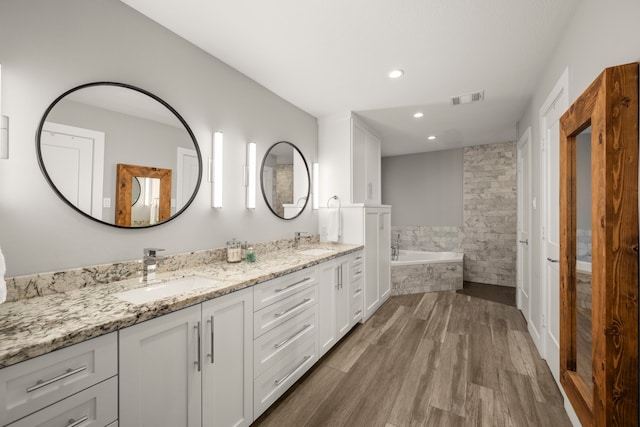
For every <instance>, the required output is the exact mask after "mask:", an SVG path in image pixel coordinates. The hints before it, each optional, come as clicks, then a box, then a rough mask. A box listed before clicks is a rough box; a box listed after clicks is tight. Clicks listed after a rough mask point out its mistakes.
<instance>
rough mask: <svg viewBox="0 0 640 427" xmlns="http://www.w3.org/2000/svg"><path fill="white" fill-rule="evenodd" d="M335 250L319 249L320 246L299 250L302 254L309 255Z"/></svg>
mask: <svg viewBox="0 0 640 427" xmlns="http://www.w3.org/2000/svg"><path fill="white" fill-rule="evenodd" d="M333 252H335V251H334V250H333V249H319V248H313V249H303V250H301V251H298V253H299V254H300V255H309V256H320V255H327V254H330V253H333Z"/></svg>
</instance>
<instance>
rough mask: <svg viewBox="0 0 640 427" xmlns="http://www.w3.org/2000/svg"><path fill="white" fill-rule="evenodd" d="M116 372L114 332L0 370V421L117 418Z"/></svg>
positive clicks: (102, 422) (100, 422)
mask: <svg viewBox="0 0 640 427" xmlns="http://www.w3.org/2000/svg"><path fill="white" fill-rule="evenodd" d="M117 374H118V359H117V336H116V333H115V332H114V333H111V334H107V335H103V336H101V337H98V338H94V339H91V340H88V341H85V342H82V343H79V344H75V345H72V346H69V347H66V348H63V349H60V350H56V351H54V352H51V353H48V354H45V355H43V356H39V357H35V358H33V359H29V360H26V361H24V362H21V363H18V364H15V365H12V366H8V367H6V368H3V369H0V425H1V426H12V427H22V426H25V427H26V426H33V425H39V426H40V425H42V426H54V425H65V426H66V425H68V424H71V425H73V423H76V422H80V420H82V425H83V426H96V427H97V426H100V427H104V426H106V425H107V424H109V423H111V422H113V421H116V420H117V418H118V411H117V387H116V385H117ZM65 417H67V418H65ZM61 420H64V423H62V421H61ZM69 420H73V423H69ZM78 425H79V424H78Z"/></svg>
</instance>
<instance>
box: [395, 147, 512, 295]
mask: <svg viewBox="0 0 640 427" xmlns="http://www.w3.org/2000/svg"><path fill="white" fill-rule="evenodd" d="M463 195H464V196H463V197H464V208H463V209H464V217H463V218H464V224H463V225H462V226H460V227H436V226H426V225H402V226H393V228H392V230H391V232H392V234H391V241H392V243H393V244H395V243H396V240H398V234H399V235H400V238H399V241H400V247H401V248H402V249H406V250H424V251H453V252H464V280H468V281H471V282H478V283H487V284H491V285H502V286H511V287H515V286H516V237H517V233H516V231H517V229H516V227H517V198H516V143H515V142H509V143H503V144H489V145H480V146H475V147H467V148H465V149H464V192H463Z"/></svg>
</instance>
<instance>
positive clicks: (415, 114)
mask: <svg viewBox="0 0 640 427" xmlns="http://www.w3.org/2000/svg"><path fill="white" fill-rule="evenodd" d="M413 117H415V118H416V119H419V118H420V117H424V113H421V112H420V111H418V112H417V113H414V114H413Z"/></svg>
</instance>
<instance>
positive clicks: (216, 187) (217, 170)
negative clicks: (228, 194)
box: [211, 132, 223, 208]
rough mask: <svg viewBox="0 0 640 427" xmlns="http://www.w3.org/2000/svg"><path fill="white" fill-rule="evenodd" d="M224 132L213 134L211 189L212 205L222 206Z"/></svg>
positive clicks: (215, 206)
mask: <svg viewBox="0 0 640 427" xmlns="http://www.w3.org/2000/svg"><path fill="white" fill-rule="evenodd" d="M222 143H223V138H222V132H215V133H214V134H213V188H212V189H211V191H212V192H213V194H212V195H211V206H212V207H214V208H221V207H222Z"/></svg>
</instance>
